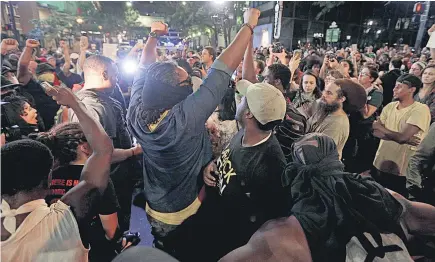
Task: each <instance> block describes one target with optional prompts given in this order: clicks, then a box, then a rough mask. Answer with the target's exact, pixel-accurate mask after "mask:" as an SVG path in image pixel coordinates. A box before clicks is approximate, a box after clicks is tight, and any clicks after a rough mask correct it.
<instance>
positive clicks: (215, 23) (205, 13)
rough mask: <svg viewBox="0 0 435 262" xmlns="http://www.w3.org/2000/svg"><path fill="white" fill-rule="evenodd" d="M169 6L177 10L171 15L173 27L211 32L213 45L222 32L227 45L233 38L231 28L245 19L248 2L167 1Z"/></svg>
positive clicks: (189, 30) (170, 21)
mask: <svg viewBox="0 0 435 262" xmlns="http://www.w3.org/2000/svg"><path fill="white" fill-rule="evenodd" d="M167 5H168V7H169V8H173V9H174V10H175V12H174V14H172V15H171V16H169V23H170V27H171V28H176V29H180V30H181V29H184V30H187V31H188V32H189V34H192V33H193V32H199V31H201V32H203V33H204V32H206V33H207V32H209V36H210V37H212V36H214V37H212V42H213V45H216V44H217V43H216V41H217V35H218V34H219V33H222V34H223V35H224V37H225V42H226V45H228V44H229V41H230V40H231V29H232V28H233V27H234V26H237V25H238V24H239V23H240V24H241V22H242V21H243V19H240V17H242V18H243V10H244V8H245V7H246V2H238V1H235V2H230V1H229V2H225V3H224V4H222V5H220V6H217V5H214V3H213V2H193V1H190V2H167Z"/></svg>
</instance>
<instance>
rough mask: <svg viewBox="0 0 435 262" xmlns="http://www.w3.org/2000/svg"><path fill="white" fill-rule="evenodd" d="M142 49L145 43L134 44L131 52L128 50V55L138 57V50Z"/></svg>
mask: <svg viewBox="0 0 435 262" xmlns="http://www.w3.org/2000/svg"><path fill="white" fill-rule="evenodd" d="M141 49H143V43H136V45H134V46H133V48H132V49H131V50H130V52H128V55H127V57H133V58H135V59H136V55H137V52H138V51H139V50H141Z"/></svg>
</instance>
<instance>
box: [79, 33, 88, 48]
mask: <svg viewBox="0 0 435 262" xmlns="http://www.w3.org/2000/svg"><path fill="white" fill-rule="evenodd" d="M88 47H89V42H88V38H87V37H86V36H81V37H80V50H82V51H86V50H88Z"/></svg>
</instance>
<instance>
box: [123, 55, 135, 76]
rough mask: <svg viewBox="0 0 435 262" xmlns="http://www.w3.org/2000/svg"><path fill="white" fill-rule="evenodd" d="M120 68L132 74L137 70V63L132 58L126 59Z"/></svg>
mask: <svg viewBox="0 0 435 262" xmlns="http://www.w3.org/2000/svg"><path fill="white" fill-rule="evenodd" d="M122 70H123V71H124V72H125V73H127V74H134V73H135V72H136V70H137V63H136V61H134V60H131V59H128V60H125V61H124V62H122Z"/></svg>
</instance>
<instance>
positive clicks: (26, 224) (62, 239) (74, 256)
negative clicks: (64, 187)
mask: <svg viewBox="0 0 435 262" xmlns="http://www.w3.org/2000/svg"><path fill="white" fill-rule="evenodd" d="M32 202H33V203H32ZM32 202H29V203H26V205H27V204H30V205H31V206H33V207H35V208H34V209H33V211H31V213H30V214H29V215H28V216H27V217H26V218H25V219H24V221H23V223H21V225H20V226H19V227H18V228H17V229H16V231H15V232H13V233H12V235H11V236H10V237H9V239H7V240H5V241H2V242H1V251H2V252H1V261H3V262H7V261H22V262H27V261H32V262H43V261H44V262H51V261H53V262H54V261H65V262H68V261H74V262H87V261H88V252H89V250H88V249H86V248H85V247H84V246H83V243H82V240H81V238H80V233H79V227H78V224H77V221H76V219H75V217H74V215H73V213H72V211H71V209H70V208H69V206H67V205H66V204H64V203H63V202H61V201H60V200H59V201H57V202H56V203H53V204H52V205H51V206H50V207H48V206H47V204H45V200H43V199H39V200H35V201H32ZM17 210H18V209H17ZM17 212H18V211H17ZM2 217H3V215H2ZM6 218H8V216H6ZM6 218H5V219H6Z"/></svg>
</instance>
